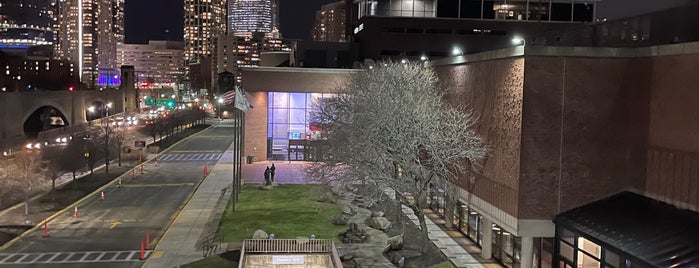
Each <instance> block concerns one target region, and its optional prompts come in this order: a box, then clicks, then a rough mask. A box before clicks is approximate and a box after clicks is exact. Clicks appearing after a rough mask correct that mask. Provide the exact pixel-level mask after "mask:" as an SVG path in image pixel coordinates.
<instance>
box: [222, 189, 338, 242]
mask: <svg viewBox="0 0 699 268" xmlns="http://www.w3.org/2000/svg"><path fill="white" fill-rule="evenodd" d="M328 191H329V189H328V188H327V186H324V185H299V184H285V185H279V187H277V188H275V189H274V190H271V191H270V190H260V189H259V185H254V184H253V185H244V186H243V190H242V191H241V193H240V197H239V199H238V203H237V204H236V209H235V211H231V210H230V206H228V207H227V208H226V212H225V213H224V214H223V218H222V219H221V223H220V225H219V230H220V231H223V233H224V240H225V242H242V241H243V239H249V238H252V234H253V232H255V230H257V229H261V230H263V231H265V232H267V233H268V234H272V233H273V234H274V237H275V238H296V237H309V236H310V235H311V234H315V236H316V238H318V239H334V240H336V241H337V239H336V236H337V234H338V233H340V232H342V231H345V230H346V229H347V227H346V226H336V225H333V224H332V223H331V221H332V219H333V217H334V216H335V215H337V214H338V213H340V212H341V211H342V206H340V205H338V204H332V203H322V202H318V201H316V199H317V198H318V197H320V196H321V195H322V194H323V193H326V192H328Z"/></svg>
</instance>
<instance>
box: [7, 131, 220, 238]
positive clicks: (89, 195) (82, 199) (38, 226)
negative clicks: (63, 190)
mask: <svg viewBox="0 0 699 268" xmlns="http://www.w3.org/2000/svg"><path fill="white" fill-rule="evenodd" d="M211 127H212V126H209V127H207V128H205V129H203V130H201V131H200V132H198V133H196V134H194V135H195V136H196V135H199V134H200V133H201V132H202V131H206V130H208V129H209V128H211ZM182 141H184V139H183V140H180V141H178V142H176V143H174V144H173V145H171V146H170V147H172V146H175V145H177V144H179V143H180V142H182ZM153 143H155V141H154V142H153ZM170 147H168V148H167V149H165V150H163V151H167V150H169V149H170ZM151 161H153V159H149V160H146V161H143V163H141V164H138V165H136V166H134V167H133V168H131V169H129V170H128V171H127V172H125V173H123V174H121V175H119V176H117V177H116V178H114V179H113V180H111V181H109V182H107V183H105V184H104V185H103V186H102V187H100V188H98V189H96V190H95V191H93V192H91V193H88V194H86V195H85V196H83V197H82V198H80V199H78V200H77V201H75V202H73V203H71V204H70V205H68V206H66V207H65V208H63V209H61V210H59V211H57V212H56V213H54V214H52V215H51V216H49V217H47V218H45V219H44V220H42V221H40V222H39V223H37V224H36V225H35V226H34V227H32V228H30V229H28V230H26V231H24V232H23V233H22V234H20V235H18V236H17V237H15V238H13V239H12V240H10V241H8V242H7V243H5V244H3V245H1V246H0V251H4V250H6V249H7V248H9V247H11V246H12V245H13V244H14V243H17V241H19V240H20V239H22V238H24V237H25V236H27V235H28V234H30V233H32V232H34V231H36V230H37V229H38V228H41V227H43V225H44V223H47V222H49V221H51V220H53V219H55V218H56V217H58V216H59V215H61V214H63V213H65V212H66V211H67V210H69V209H70V208H74V207H76V206H77V205H78V204H80V203H82V202H84V201H85V200H87V199H88V198H91V197H94V196H96V195H97V193H100V192H102V191H104V189H107V188H109V187H112V186H113V185H114V184H117V183H118V181H119V180H120V179H121V178H122V177H125V176H128V175H130V173H131V172H135V170H137V169H139V168H140V167H141V166H142V165H145V164H146V163H148V162H151ZM202 181H203V180H202ZM198 187H199V186H197V188H198ZM38 197H39V196H37V198H38ZM21 205H23V204H22V203H20V204H17V205H16V206H21ZM13 207H14V206H13ZM4 211H6V210H4ZM4 211H3V212H4Z"/></svg>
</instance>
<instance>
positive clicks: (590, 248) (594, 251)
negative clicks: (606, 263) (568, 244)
mask: <svg viewBox="0 0 699 268" xmlns="http://www.w3.org/2000/svg"><path fill="white" fill-rule="evenodd" d="M578 248H579V249H582V250H583V251H585V252H587V253H589V254H590V255H592V256H595V257H597V258H600V256H601V255H602V254H601V251H602V249H601V248H600V246H599V245H597V244H595V243H593V242H592V241H590V240H587V239H585V238H582V237H580V238H578Z"/></svg>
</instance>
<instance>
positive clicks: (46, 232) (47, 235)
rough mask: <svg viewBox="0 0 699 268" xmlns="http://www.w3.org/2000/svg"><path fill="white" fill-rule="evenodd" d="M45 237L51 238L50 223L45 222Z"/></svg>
mask: <svg viewBox="0 0 699 268" xmlns="http://www.w3.org/2000/svg"><path fill="white" fill-rule="evenodd" d="M44 237H49V223H48V222H44Z"/></svg>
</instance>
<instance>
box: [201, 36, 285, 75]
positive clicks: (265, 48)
mask: <svg viewBox="0 0 699 268" xmlns="http://www.w3.org/2000/svg"><path fill="white" fill-rule="evenodd" d="M271 51H291V44H290V43H289V42H288V41H286V40H283V39H279V38H272V37H270V36H269V35H267V34H264V33H248V34H247V35H242V34H238V35H231V34H228V35H224V36H220V37H218V38H216V50H215V51H214V55H213V57H212V58H213V62H212V66H213V68H212V72H213V73H212V75H211V78H212V80H215V79H217V77H216V75H217V74H219V73H222V72H224V71H228V72H231V73H233V74H234V75H235V76H236V80H237V81H238V82H240V69H239V68H240V67H255V66H260V61H261V58H260V55H261V53H262V52H271ZM213 84H214V83H212V85H213Z"/></svg>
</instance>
